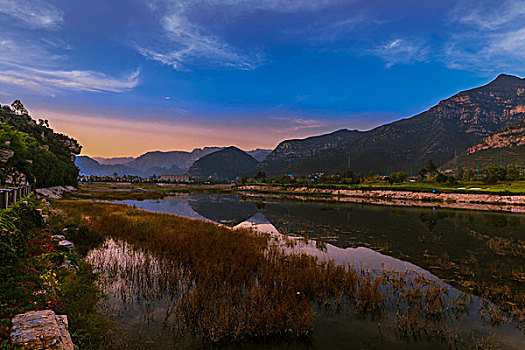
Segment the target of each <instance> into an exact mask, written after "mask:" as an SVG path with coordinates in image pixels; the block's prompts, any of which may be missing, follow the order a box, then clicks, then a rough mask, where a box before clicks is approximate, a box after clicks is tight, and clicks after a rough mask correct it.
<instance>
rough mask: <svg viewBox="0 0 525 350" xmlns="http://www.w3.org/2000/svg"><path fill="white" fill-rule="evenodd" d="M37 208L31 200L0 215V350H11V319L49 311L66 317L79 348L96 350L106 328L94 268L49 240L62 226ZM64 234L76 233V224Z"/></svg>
mask: <svg viewBox="0 0 525 350" xmlns="http://www.w3.org/2000/svg"><path fill="white" fill-rule="evenodd" d="M38 207H41V205H40V204H39V202H37V200H36V199H35V198H34V197H32V196H31V197H28V198H25V200H24V201H21V202H18V203H16V204H14V205H12V206H10V207H9V209H6V210H1V211H0V281H2V283H0V348H2V349H11V348H12V347H13V345H12V344H10V340H9V338H10V337H9V329H10V326H11V319H12V317H13V316H14V315H16V314H19V313H24V312H28V311H34V310H45V309H52V310H54V311H55V312H56V313H57V314H67V315H68V319H69V330H70V332H71V335H72V339H73V342H74V343H75V344H76V345H77V346H79V348H81V349H100V347H101V345H102V344H103V342H104V337H105V334H106V330H107V329H108V325H109V323H108V321H107V319H105V318H104V317H102V316H101V315H99V314H98V312H97V305H98V302H99V298H100V294H99V291H98V289H97V288H96V286H95V284H94V278H95V276H94V275H93V273H92V268H91V266H89V265H88V264H86V263H85V262H83V260H82V259H81V257H80V256H79V255H78V254H77V253H74V252H73V253H72V252H69V251H67V250H65V249H64V248H61V247H60V246H59V245H58V242H57V241H55V240H53V239H52V235H53V234H63V231H62V229H63V227H64V225H65V224H66V223H65V221H64V220H62V218H60V217H59V216H55V219H54V221H53V222H52V223H51V224H50V225H47V224H45V223H44V222H43V221H42V217H41V216H40V214H39V213H38V212H37V210H36V208H38ZM43 209H44V212H46V213H47V212H49V209H46V208H45V207H44V208H43ZM68 228H69V229H70V231H71V232H75V231H78V230H77V229H76V228H75V226H74V224H73V225H71V224H70V225H69V226H68ZM68 238H69V237H68Z"/></svg>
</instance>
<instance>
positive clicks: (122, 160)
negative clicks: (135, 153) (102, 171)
mask: <svg viewBox="0 0 525 350" xmlns="http://www.w3.org/2000/svg"><path fill="white" fill-rule="evenodd" d="M91 159H94V160H96V161H97V162H98V163H99V164H105V165H116V164H126V163H129V162H131V161H132V160H134V159H135V158H133V157H114V158H104V157H92V158H91Z"/></svg>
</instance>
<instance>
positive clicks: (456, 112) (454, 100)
mask: <svg viewBox="0 0 525 350" xmlns="http://www.w3.org/2000/svg"><path fill="white" fill-rule="evenodd" d="M524 117H525V79H520V78H518V77H514V76H509V75H500V76H498V77H497V78H496V79H495V80H494V81H492V82H491V83H489V84H487V85H485V86H482V87H479V88H475V89H472V90H468V91H463V92H460V93H458V94H456V95H454V96H452V97H450V98H448V99H446V100H444V101H441V102H440V103H439V104H438V105H437V106H435V107H432V108H431V109H429V110H428V111H426V112H423V113H420V114H418V115H416V116H414V117H411V118H407V119H402V120H399V121H396V122H393V123H390V124H386V125H382V126H379V127H377V128H375V129H373V130H370V131H366V132H360V131H356V130H354V131H349V130H339V131H337V132H334V133H331V134H327V135H321V136H316V137H310V138H307V139H303V140H287V141H283V142H281V143H280V144H279V145H278V146H277V148H276V149H275V150H274V151H273V152H272V153H271V154H270V155H269V156H268V157H266V159H265V160H264V161H263V162H262V163H261V164H259V166H258V167H257V169H256V171H264V172H266V174H267V175H269V176H277V175H284V174H287V173H293V174H296V175H306V174H311V173H316V172H323V173H335V172H342V171H345V170H353V171H355V172H359V173H362V174H367V173H368V172H369V171H375V172H377V173H382V174H384V173H389V172H392V171H399V170H403V171H405V172H407V173H409V174H410V173H411V172H413V173H417V171H418V170H419V169H420V168H421V167H423V166H424V165H425V164H426V163H427V162H428V161H429V160H433V161H434V163H436V164H439V163H443V164H444V163H446V162H447V161H449V160H451V159H453V158H454V156H455V155H457V154H460V153H461V152H463V151H465V150H467V149H468V148H469V147H472V146H473V145H475V144H476V143H477V142H479V141H480V140H481V139H482V138H484V137H486V136H488V135H491V134H493V133H494V132H496V131H499V130H501V129H503V128H505V127H507V126H510V125H512V124H514V123H516V122H518V121H520V120H522V119H524Z"/></svg>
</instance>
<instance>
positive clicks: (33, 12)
mask: <svg viewBox="0 0 525 350" xmlns="http://www.w3.org/2000/svg"><path fill="white" fill-rule="evenodd" d="M0 13H3V14H5V15H8V16H11V17H12V18H15V19H16V20H19V21H22V22H24V24H25V25H28V26H29V27H31V28H43V29H56V28H58V26H59V25H60V23H61V22H62V21H63V17H64V14H63V12H62V11H60V10H59V9H57V8H56V7H55V6H53V5H51V4H49V3H47V2H45V1H42V0H0Z"/></svg>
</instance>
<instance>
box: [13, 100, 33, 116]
mask: <svg viewBox="0 0 525 350" xmlns="http://www.w3.org/2000/svg"><path fill="white" fill-rule="evenodd" d="M11 108H12V109H13V111H15V112H16V113H17V114H20V115H24V114H29V112H28V111H27V109H26V108H25V107H24V105H23V104H22V102H21V101H20V100H15V101H14V102H13V103H11Z"/></svg>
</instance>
